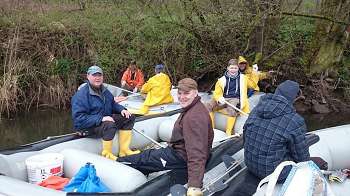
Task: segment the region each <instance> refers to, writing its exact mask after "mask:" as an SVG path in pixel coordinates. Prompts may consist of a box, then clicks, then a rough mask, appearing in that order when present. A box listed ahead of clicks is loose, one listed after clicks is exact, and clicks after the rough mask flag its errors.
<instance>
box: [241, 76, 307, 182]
mask: <svg viewBox="0 0 350 196" xmlns="http://www.w3.org/2000/svg"><path fill="white" fill-rule="evenodd" d="M298 92H299V84H298V83H297V82H294V81H290V80H287V81H285V82H283V83H281V84H280V85H279V86H278V87H277V89H276V91H275V93H274V94H267V95H265V96H263V97H261V99H260V102H259V103H258V105H257V106H256V107H255V108H254V109H253V110H252V111H251V113H250V115H249V118H248V119H247V121H246V123H245V125H244V127H243V139H244V161H245V164H246V165H247V168H248V170H249V171H250V172H251V173H253V174H254V175H256V176H257V177H259V178H264V177H266V176H267V175H269V174H271V173H272V172H273V171H274V170H275V168H276V167H277V166H278V165H279V164H280V163H281V162H283V161H294V162H302V161H307V160H310V154H309V147H308V145H307V142H306V138H305V134H306V124H305V122H304V119H303V118H302V117H301V116H300V115H299V114H297V113H296V111H295V108H294V106H293V102H294V100H295V98H296V97H297V94H298ZM289 171H290V167H286V168H284V170H283V171H282V173H281V175H280V177H279V181H283V180H285V179H286V177H287V175H288V173H289Z"/></svg>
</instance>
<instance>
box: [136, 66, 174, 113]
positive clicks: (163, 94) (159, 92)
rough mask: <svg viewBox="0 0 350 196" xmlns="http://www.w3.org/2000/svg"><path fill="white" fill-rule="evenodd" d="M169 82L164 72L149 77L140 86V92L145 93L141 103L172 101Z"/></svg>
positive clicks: (147, 104)
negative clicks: (143, 100)
mask: <svg viewBox="0 0 350 196" xmlns="http://www.w3.org/2000/svg"><path fill="white" fill-rule="evenodd" d="M170 90H171V82H170V79H169V77H168V75H166V74H164V73H159V74H156V75H155V76H153V77H151V78H150V79H149V80H148V81H147V82H146V83H145V84H144V85H143V86H142V88H141V93H145V94H147V97H146V100H145V102H144V103H143V105H145V106H154V105H160V104H164V103H172V102H174V99H173V97H172V96H171V94H170Z"/></svg>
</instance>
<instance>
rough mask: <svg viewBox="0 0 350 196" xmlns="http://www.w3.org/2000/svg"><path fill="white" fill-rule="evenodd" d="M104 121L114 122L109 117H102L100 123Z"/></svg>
mask: <svg viewBox="0 0 350 196" xmlns="http://www.w3.org/2000/svg"><path fill="white" fill-rule="evenodd" d="M105 121H111V122H114V119H113V118H112V117H110V116H104V117H103V118H102V122H105Z"/></svg>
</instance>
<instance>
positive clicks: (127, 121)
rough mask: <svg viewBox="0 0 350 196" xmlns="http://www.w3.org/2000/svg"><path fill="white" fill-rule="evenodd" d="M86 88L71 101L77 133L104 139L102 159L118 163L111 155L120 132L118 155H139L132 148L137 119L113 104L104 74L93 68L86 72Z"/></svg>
mask: <svg viewBox="0 0 350 196" xmlns="http://www.w3.org/2000/svg"><path fill="white" fill-rule="evenodd" d="M87 79H88V82H87V85H85V86H82V87H81V88H80V89H79V90H78V91H77V92H76V93H75V95H74V96H73V98H72V117H73V124H74V128H75V130H76V131H80V132H87V133H88V134H89V135H90V134H91V135H96V136H97V137H101V138H102V152H101V154H102V156H104V157H106V158H109V159H112V160H116V159H117V157H116V156H115V155H113V154H112V144H113V138H114V135H115V133H116V131H117V130H119V156H126V155H132V154H137V153H139V151H132V150H130V149H129V145H130V142H131V137H132V132H131V129H132V128H133V126H134V123H135V116H134V115H131V113H130V112H129V111H128V110H127V109H125V108H124V107H123V106H121V105H119V104H118V103H116V102H115V101H114V97H113V95H112V93H111V92H110V91H109V90H107V89H106V88H105V87H104V86H103V71H102V69H101V68H100V67H98V66H96V65H94V66H91V67H89V69H88V71H87Z"/></svg>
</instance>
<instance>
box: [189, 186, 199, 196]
mask: <svg viewBox="0 0 350 196" xmlns="http://www.w3.org/2000/svg"><path fill="white" fill-rule="evenodd" d="M187 196H203V192H202V190H201V189H200V188H197V187H189V188H188V189H187Z"/></svg>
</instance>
